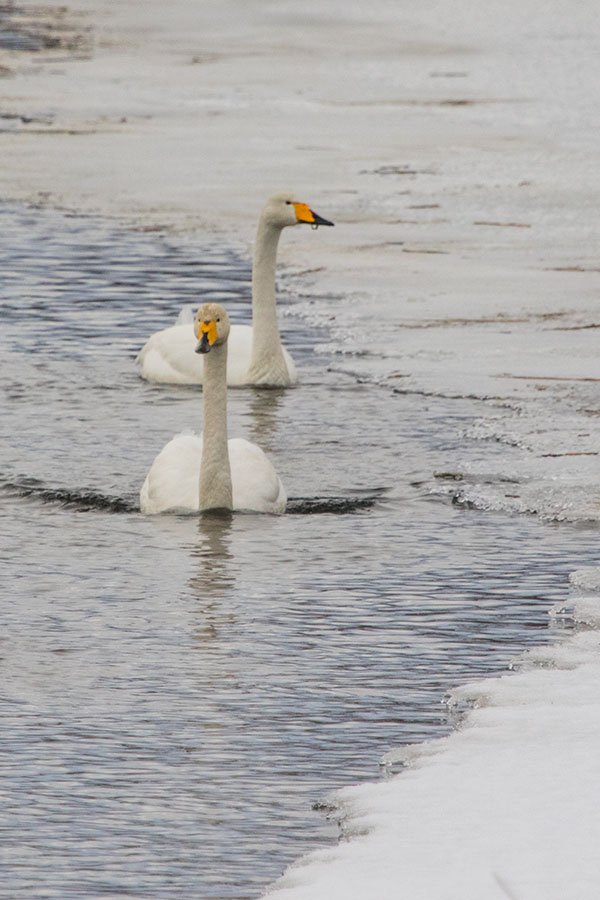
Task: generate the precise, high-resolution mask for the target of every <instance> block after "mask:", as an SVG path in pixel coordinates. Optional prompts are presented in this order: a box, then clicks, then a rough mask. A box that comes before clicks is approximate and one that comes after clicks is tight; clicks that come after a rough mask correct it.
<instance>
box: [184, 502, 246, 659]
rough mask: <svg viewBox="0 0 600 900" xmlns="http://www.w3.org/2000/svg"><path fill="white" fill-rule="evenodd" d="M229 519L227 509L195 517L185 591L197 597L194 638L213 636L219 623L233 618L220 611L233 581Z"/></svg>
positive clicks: (230, 518)
mask: <svg viewBox="0 0 600 900" xmlns="http://www.w3.org/2000/svg"><path fill="white" fill-rule="evenodd" d="M232 523H233V516H232V514H231V512H229V511H227V510H223V511H221V510H210V511H209V512H205V513H202V515H201V516H200V518H199V519H198V543H197V546H195V547H194V548H193V549H192V553H191V557H192V561H193V564H194V574H193V575H192V576H191V577H190V579H189V580H188V589H189V593H191V594H192V596H193V597H194V598H195V599H196V600H197V611H198V616H197V618H198V624H197V625H196V627H195V628H194V637H195V639H196V640H198V641H202V642H205V641H209V642H210V641H212V640H214V639H215V638H217V637H218V629H219V627H220V626H223V625H224V624H226V625H227V624H233V621H234V617H233V615H231V614H227V613H224V610H223V605H222V603H221V600H222V599H223V598H224V597H226V596H227V595H228V594H229V593H230V592H231V591H232V590H233V588H234V586H235V581H236V573H235V561H234V556H233V554H232V552H231V549H230V544H231V528H232Z"/></svg>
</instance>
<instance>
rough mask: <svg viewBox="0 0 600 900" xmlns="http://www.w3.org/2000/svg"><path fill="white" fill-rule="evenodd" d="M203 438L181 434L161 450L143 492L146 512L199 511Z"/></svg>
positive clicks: (141, 494)
mask: <svg viewBox="0 0 600 900" xmlns="http://www.w3.org/2000/svg"><path fill="white" fill-rule="evenodd" d="M201 458H202V438H201V437H198V435H196V434H178V435H176V437H174V438H173V439H172V440H170V441H169V443H168V444H166V445H165V446H164V447H163V449H162V450H161V451H160V453H159V454H158V456H157V457H156V459H155V460H154V462H153V463H152V466H151V467H150V471H149V472H148V474H147V475H146V480H145V481H144V484H143V486H142V490H141V491H140V508H141V510H142V512H143V513H147V514H154V513H164V512H173V513H190V512H198V510H199V508H200V502H199V477H200V460H201Z"/></svg>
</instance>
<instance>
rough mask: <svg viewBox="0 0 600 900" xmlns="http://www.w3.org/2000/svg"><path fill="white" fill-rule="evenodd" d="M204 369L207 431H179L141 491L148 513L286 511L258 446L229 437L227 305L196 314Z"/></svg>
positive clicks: (283, 497)
mask: <svg viewBox="0 0 600 900" xmlns="http://www.w3.org/2000/svg"><path fill="white" fill-rule="evenodd" d="M194 327H195V331H196V333H197V335H198V336H199V337H201V338H202V340H201V343H200V345H199V348H200V349H201V352H209V355H208V357H207V358H206V367H205V371H204V391H203V395H204V433H203V435H202V437H199V436H197V435H195V434H179V435H177V436H176V437H174V438H173V439H172V440H171V441H169V443H168V444H167V445H166V446H165V447H164V448H163V450H161V452H160V453H159V454H158V456H157V457H156V459H155V460H154V462H153V463H152V466H151V468H150V471H149V472H148V475H147V476H146V480H145V481H144V484H143V486H142V490H141V491H140V507H141V510H142V512H144V513H147V514H155V513H166V512H169V513H193V512H200V511H202V510H206V509H231V510H247V511H253V512H264V513H282V512H284V511H285V506H286V502H287V496H286V492H285V489H284V487H283V484H282V483H281V479H280V478H279V476H278V474H277V472H276V471H275V469H274V468H273V466H272V464H271V463H270V462H269V460H268V459H267V457H266V456H265V454H264V453H263V451H262V450H261V449H260V447H257V446H256V444H251V443H250V442H249V441H246V440H244V439H242V438H233V439H232V440H228V438H227V385H226V367H227V339H228V336H229V329H230V325H229V319H228V317H227V313H226V312H225V310H224V309H223V307H221V306H219V305H218V304H216V303H206V304H204V306H202V307H201V308H200V310H199V311H198V314H197V316H196V322H195V326H194Z"/></svg>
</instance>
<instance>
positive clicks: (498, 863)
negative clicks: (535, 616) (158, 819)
mask: <svg viewBox="0 0 600 900" xmlns="http://www.w3.org/2000/svg"><path fill="white" fill-rule="evenodd" d="M573 580H574V583H575V584H576V585H578V587H579V590H587V591H589V592H590V593H588V594H581V595H578V594H577V595H576V596H575V597H574V598H573V603H572V605H571V608H570V610H569V614H570V615H572V616H573V617H574V619H575V621H576V622H577V623H579V624H585V626H587V628H589V627H590V626H592V630H587V628H586V629H585V630H577V631H576V632H575V634H573V635H571V636H569V637H568V638H567V639H564V640H563V641H562V642H560V643H558V644H557V645H556V646H555V647H554V648H548V647H546V648H544V649H542V650H536V651H533V652H530V653H529V654H527V655H526V656H525V658H524V659H523V661H522V664H521V666H520V670H519V671H518V672H517V673H514V674H511V675H508V676H504V677H501V678H495V679H489V680H484V681H481V682H477V683H473V684H469V685H466V686H465V687H462V688H459V689H457V690H455V691H454V692H453V694H452V701H453V702H454V703H455V704H457V705H463V704H465V703H468V704H469V705H470V711H469V712H468V713H467V714H466V716H464V718H463V719H462V723H461V726H460V728H459V730H458V731H456V732H455V733H454V734H452V735H451V736H450V737H448V738H444V739H442V740H438V741H431V742H429V743H427V744H421V745H418V746H413V747H405V748H403V749H402V751H399V752H396V753H391V754H389V759H388V761H395V762H398V761H400V760H402V761H404V763H405V765H406V769H405V770H404V771H403V772H402V774H400V775H398V776H395V777H394V778H393V779H390V780H388V781H383V782H380V783H378V784H367V785H362V786H360V787H354V788H349V789H346V790H343V791H340V792H338V794H337V795H335V796H334V797H333V798H332V803H333V804H335V806H336V807H337V812H336V814H337V815H339V816H340V817H341V819H342V829H343V832H344V834H345V837H346V840H344V841H343V842H341V843H340V844H339V845H338V846H337V847H335V848H333V849H327V850H324V851H319V852H317V853H313V854H311V855H310V856H308V857H306V858H305V859H303V860H301V861H300V862H299V863H297V864H296V865H294V866H292V867H291V868H290V869H289V870H288V872H287V873H286V875H285V876H284V878H283V879H282V880H281V881H280V882H279V883H278V885H276V886H275V887H274V889H273V890H272V891H271V892H269V894H268V898H269V900H308V898H310V900H342V898H348V897H357V898H358V897H360V898H361V900H380V898H382V897H399V896H406V897H414V898H428V900H438V898H439V900H442V898H443V900H445V898H454V897H456V898H466V900H471V898H472V900H487V898H490V900H495V898H498V900H500V898H503V897H504V898H506V897H508V898H511V900H592V898H596V897H597V896H598V890H599V886H600V857H599V855H598V852H597V848H598V842H599V841H600V813H599V806H598V801H599V793H598V785H599V784H600V756H599V754H598V747H599V744H600V692H599V691H598V684H599V678H600V635H599V634H598V630H597V628H598V626H599V625H600V595H599V593H598V592H599V591H600V569H587V570H583V571H582V572H580V573H575V576H574V579H573ZM592 592H593V593H592ZM565 612H566V611H565V610H560V611H559V610H556V615H562V614H564V613H565Z"/></svg>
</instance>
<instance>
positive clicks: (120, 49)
mask: <svg viewBox="0 0 600 900" xmlns="http://www.w3.org/2000/svg"><path fill="white" fill-rule="evenodd" d="M23 5H24V6H25V7H27V6H28V4H27V3H24V4H23ZM71 10H72V12H71V14H70V22H71V24H72V26H73V28H74V29H75V30H77V29H78V30H79V31H85V30H86V29H90V30H89V33H88V32H85V33H86V34H87V39H88V43H90V44H91V45H92V51H91V52H87V51H86V50H85V48H84V49H83V50H82V51H81V52H79V51H76V52H75V53H74V54H73V53H72V52H67V51H66V50H56V51H44V52H40V53H37V54H34V53H32V54H14V53H11V52H8V51H0V66H3V67H4V69H2V70H0V71H4V70H8V72H7V73H6V77H4V78H3V81H2V83H3V87H4V95H5V96H4V100H3V107H2V110H3V113H4V114H5V115H10V116H13V117H16V118H10V119H6V118H3V119H0V126H1V127H0V153H1V155H2V161H3V166H2V169H1V171H0V197H2V198H4V199H18V200H26V201H29V202H34V203H41V204H50V205H56V206H59V207H64V208H67V209H75V210H77V211H82V212H94V213H101V214H105V215H114V216H118V217H119V218H121V219H125V220H127V221H128V222H130V223H131V224H132V225H134V226H135V227H141V228H155V227H168V228H171V229H173V230H176V231H177V232H178V233H179V234H180V235H181V239H182V240H190V241H193V240H195V239H196V236H197V235H200V234H202V233H203V232H206V230H211V231H214V232H215V233H216V234H223V235H224V239H225V240H226V241H227V242H228V243H230V244H236V245H238V246H240V247H243V248H246V249H247V250H248V251H249V248H250V245H251V241H252V239H253V235H254V229H255V221H256V216H257V213H258V210H259V209H260V207H261V205H262V203H263V201H264V199H265V197H266V196H268V195H269V194H270V193H272V192H273V191H274V190H277V189H282V188H292V189H293V190H295V192H296V193H297V194H298V195H299V196H300V197H301V198H302V199H304V200H306V201H307V202H309V203H310V204H311V205H313V206H314V208H315V209H316V210H317V211H318V212H319V213H321V214H322V215H324V216H326V217H327V218H331V219H333V220H334V221H335V222H336V228H334V229H321V230H320V231H319V233H318V235H314V234H313V233H312V232H310V231H309V230H308V229H300V228H298V229H294V230H293V234H290V235H287V236H286V239H284V240H283V241H282V245H281V259H282V261H283V266H284V271H285V272H286V282H285V284H286V290H287V293H288V296H289V297H290V300H291V302H290V305H289V306H288V308H287V313H288V314H289V315H292V316H298V317H302V318H305V319H307V320H309V321H310V320H312V317H313V316H315V313H316V312H317V311H318V310H320V309H322V307H323V305H326V306H327V309H328V313H329V316H330V325H331V327H330V330H329V332H328V333H327V334H325V335H323V339H322V342H321V344H320V346H319V347H318V351H319V352H321V353H323V355H324V360H327V361H328V362H330V364H331V365H333V367H335V368H337V369H339V370H340V372H343V373H346V374H347V376H348V377H360V378H366V379H369V380H371V381H373V382H375V383H377V384H380V385H381V386H382V389H391V390H397V391H411V392H416V393H420V394H423V396H424V397H425V398H426V396H427V395H428V394H430V393H437V394H444V395H447V396H450V397H460V396H465V395H466V396H474V397H480V398H486V399H485V402H484V403H483V404H482V416H481V420H480V421H479V422H477V423H475V424H474V425H472V426H471V427H469V428H467V429H466V430H465V433H464V435H463V438H464V441H468V442H472V444H474V445H475V446H477V447H480V455H479V461H478V462H477V463H471V464H469V466H467V465H466V464H465V463H464V460H463V459H462V458H461V455H460V453H457V458H456V460H455V461H454V463H453V475H455V476H456V478H455V479H453V480H452V481H448V482H447V481H444V480H443V479H435V478H433V477H432V483H431V490H432V491H435V492H448V491H451V492H452V493H453V494H454V495H455V497H456V498H457V499H458V500H459V501H461V502H465V503H473V504H475V505H477V506H481V507H483V508H489V509H497V510H504V511H506V512H527V513H531V512H534V513H536V514H538V515H541V516H544V517H546V518H549V519H554V520H559V521H561V520H568V521H571V522H576V523H581V522H584V521H585V522H592V523H593V522H597V521H598V519H599V518H600V516H599V510H600V487H599V485H600V465H599V457H598V454H599V452H600V440H599V438H600V363H599V354H598V329H599V328H600V314H599V312H598V288H599V284H600V263H599V261H598V209H599V207H600V202H599V201H600V197H599V194H600V179H599V177H598V165H597V152H598V126H597V110H598V102H599V99H600V96H599V95H600V53H599V43H600V19H599V17H598V7H597V3H596V2H595V0H578V2H577V3H576V4H564V3H558V2H554V0H543V2H542V0H519V2H517V0H503V2H500V0H486V2H485V3H481V4H474V3H473V2H472V0H457V2H455V3H452V4H447V3H440V2H438V0H423V2H420V3H418V4H401V3H398V2H396V0H372V2H370V3H368V4H357V3H353V2H349V0H303V2H302V3H299V2H298V0H277V2H274V0H246V2H242V0H221V2H202V3H200V2H198V3H190V2H187V0H173V2H171V3H169V4H165V3H163V2H158V0H121V2H119V3H114V2H113V3H110V2H108V0H104V2H96V0H78V2H77V3H76V4H74V5H73V6H72V7H71ZM358 300H360V301H361V303H360V306H361V309H364V306H365V304H367V305H368V306H369V307H370V308H371V309H372V317H373V322H374V323H376V326H377V327H376V329H374V328H371V327H370V323H365V321H364V318H363V317H362V316H361V317H359V316H358V314H357V313H356V312H355V310H356V309H357V301H358ZM167 324H170V323H165V325H167ZM375 331H376V333H377V334H378V335H379V336H380V337H379V338H378V341H377V344H376V345H374V343H373V340H372V334H373V333H375ZM382 335H384V337H381V336H382ZM146 336H147V335H140V345H141V344H142V343H143V341H144V339H145V338H146ZM324 364H325V363H324ZM300 377H301V373H300ZM469 455H470V457H471V458H472V457H474V454H469ZM575 583H576V587H577V589H578V590H579V591H580V593H581V595H580V596H579V595H578V596H577V598H576V599H575V601H574V605H575V615H576V617H578V618H579V619H580V620H581V623H585V626H586V629H587V630H583V629H582V630H579V631H576V633H575V634H574V635H572V636H570V637H567V638H565V639H564V640H562V641H561V642H560V643H558V644H557V645H556V647H555V648H554V649H550V650H548V649H545V650H544V651H543V652H540V653H536V654H531V655H530V656H529V657H527V658H526V659H525V660H524V661H523V665H522V667H521V669H520V671H519V672H518V673H516V674H514V673H513V674H510V675H507V676H506V677H503V678H500V679H496V680H491V681H486V682H485V683H483V684H479V685H475V686H469V687H468V688H465V689H464V690H461V691H457V692H455V695H454V696H455V698H456V699H457V700H464V699H465V698H469V699H473V700H475V703H476V708H474V709H473V710H472V711H470V712H469V713H468V715H467V716H466V718H465V720H464V722H463V725H462V727H461V729H460V730H459V731H458V732H457V733H455V734H454V735H453V736H452V737H450V738H447V739H445V740H443V741H439V742H436V743H435V744H434V745H431V746H426V747H421V748H417V749H415V750H412V751H410V753H409V754H408V756H409V762H410V764H409V766H408V769H407V771H405V772H404V773H403V774H402V775H400V776H398V777H396V778H394V779H392V780H388V781H385V782H382V783H380V784H376V785H365V786H363V787H360V788H353V789H349V790H347V791H344V792H342V794H341V795H340V796H339V798H338V799H337V801H336V802H339V803H340V804H341V815H342V817H343V829H344V831H345V833H346V834H347V836H348V837H349V838H350V839H349V840H348V841H344V842H342V843H340V845H339V846H338V847H336V848H333V849H328V850H326V851H323V852H321V853H317V854H314V855H313V856H311V857H309V858H308V859H307V860H306V861H303V862H301V863H300V864H298V865H297V866H295V867H293V868H292V869H291V870H290V871H289V873H288V874H287V875H286V876H285V878H284V880H283V881H282V882H281V883H280V884H279V885H278V886H276V888H275V890H274V891H273V893H272V895H271V896H272V897H273V898H281V900H283V898H286V900H300V898H309V897H310V898H311V900H320V898H327V900H335V898H338V897H339V898H342V897H343V898H344V900H347V898H349V897H350V898H360V900H368V898H371V897H372V898H377V900H382V898H388V897H389V898H391V897H393V898H396V897H400V896H402V897H410V898H414V900H421V898H422V900H437V898H440V900H442V898H444V900H446V898H461V900H465V898H469V900H470V898H472V900H486V898H488V897H489V898H503V897H509V898H511V900H536V898H539V900H542V898H543V900H587V898H590V900H591V898H594V900H596V898H597V897H598V896H600V862H599V860H600V856H599V854H598V847H599V846H600V814H599V812H598V810H599V809H600V771H599V770H600V763H599V760H600V708H599V696H600V692H599V691H598V684H599V683H600V670H599V669H600V652H599V647H598V640H599V638H598V630H597V629H598V626H599V624H600V615H599V614H598V608H599V607H598V603H599V594H600V579H598V577H597V574H594V572H593V570H592V572H590V571H587V572H586V573H583V574H580V575H578V576H577V577H576V578H575ZM582 586H583V587H582Z"/></svg>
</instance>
